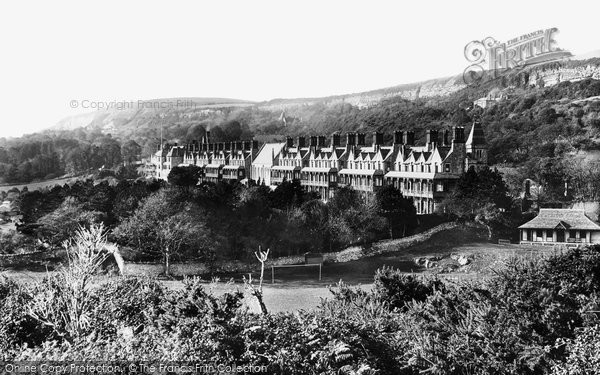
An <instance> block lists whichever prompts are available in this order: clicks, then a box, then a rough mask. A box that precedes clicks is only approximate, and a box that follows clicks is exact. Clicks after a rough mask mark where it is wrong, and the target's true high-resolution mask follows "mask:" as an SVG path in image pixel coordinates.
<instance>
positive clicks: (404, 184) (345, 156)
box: [150, 122, 487, 214]
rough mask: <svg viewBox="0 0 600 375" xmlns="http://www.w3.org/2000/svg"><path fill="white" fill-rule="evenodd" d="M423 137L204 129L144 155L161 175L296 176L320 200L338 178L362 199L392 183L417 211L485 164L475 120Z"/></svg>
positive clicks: (260, 179) (271, 179) (426, 210)
mask: <svg viewBox="0 0 600 375" xmlns="http://www.w3.org/2000/svg"><path fill="white" fill-rule="evenodd" d="M425 135H426V137H425V144H423V145H420V146H417V145H415V133H414V132H412V131H404V132H400V131H396V132H394V134H393V137H392V141H391V143H390V144H385V142H384V138H385V136H384V134H382V133H379V132H375V133H373V134H372V137H371V142H370V143H369V144H367V142H366V141H367V139H366V134H365V133H354V132H350V133H347V134H346V135H345V139H344V142H343V144H342V136H341V135H340V134H339V133H334V134H333V135H332V136H331V138H330V139H327V138H326V137H324V136H310V137H308V138H305V137H298V138H297V139H296V140H294V139H293V138H291V137H288V138H287V139H286V141H285V142H274V143H264V144H263V145H262V146H261V147H260V148H259V147H258V142H256V141H254V140H253V141H236V142H228V143H224V142H221V143H213V142H211V141H210V132H207V135H206V136H205V137H203V138H202V140H201V141H200V142H193V143H192V144H188V145H185V146H177V145H176V144H175V145H172V146H170V145H168V144H167V145H165V146H164V147H161V148H159V150H158V151H157V152H156V153H155V155H153V157H152V164H153V166H154V168H150V170H152V171H153V174H154V175H155V176H156V177H157V178H162V179H166V178H167V176H168V173H169V172H170V169H171V168H173V167H174V166H177V165H197V166H199V167H201V168H202V178H201V181H208V182H217V181H221V180H225V181H242V180H246V179H249V180H254V181H255V182H256V183H259V184H264V185H266V186H270V187H271V188H272V189H275V188H276V187H277V186H278V185H279V184H281V183H282V182H283V181H294V180H296V181H299V182H300V184H301V185H302V186H303V188H304V189H305V190H306V191H308V192H316V193H318V194H319V195H320V197H321V199H323V200H324V201H327V200H328V199H330V198H331V197H333V196H334V195H335V192H336V190H337V189H338V188H339V187H341V186H349V187H351V188H353V189H355V190H356V191H358V192H359V193H360V195H361V196H362V197H363V198H364V199H365V200H370V199H372V198H373V197H374V194H375V193H376V192H377V190H378V189H380V188H381V187H382V186H385V185H386V184H387V185H393V186H394V187H396V188H398V189H399V190H400V191H401V192H402V194H403V195H404V196H406V197H410V198H412V199H413V201H414V203H415V206H416V208H417V213H418V214H430V213H433V212H434V211H435V209H436V206H437V205H438V204H439V203H440V201H441V200H443V199H444V198H445V197H446V196H447V195H448V193H449V192H450V191H452V189H453V188H454V185H455V183H456V181H457V180H458V179H459V178H460V176H461V175H462V173H464V172H465V171H466V170H467V169H469V168H471V167H473V168H475V169H479V168H482V167H484V166H486V165H487V144H486V141H485V135H484V133H483V128H482V127H481V124H479V123H477V122H476V123H474V124H473V125H472V126H471V129H470V131H469V135H468V137H466V138H465V128H464V127H454V128H453V129H451V130H450V129H447V130H444V131H442V132H439V131H437V130H428V131H427V132H426V134H425Z"/></svg>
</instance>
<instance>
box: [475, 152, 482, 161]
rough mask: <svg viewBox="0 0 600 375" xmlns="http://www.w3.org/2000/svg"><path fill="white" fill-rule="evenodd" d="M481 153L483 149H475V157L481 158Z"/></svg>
mask: <svg viewBox="0 0 600 375" xmlns="http://www.w3.org/2000/svg"><path fill="white" fill-rule="evenodd" d="M482 154H483V150H475V156H477V159H481V156H482Z"/></svg>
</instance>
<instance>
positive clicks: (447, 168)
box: [444, 163, 450, 172]
mask: <svg viewBox="0 0 600 375" xmlns="http://www.w3.org/2000/svg"><path fill="white" fill-rule="evenodd" d="M444 172H450V163H446V165H444Z"/></svg>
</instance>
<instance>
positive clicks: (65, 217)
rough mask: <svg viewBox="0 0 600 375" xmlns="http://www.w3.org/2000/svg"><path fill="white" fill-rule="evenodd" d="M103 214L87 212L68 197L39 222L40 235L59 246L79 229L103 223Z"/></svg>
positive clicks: (73, 199)
mask: <svg viewBox="0 0 600 375" xmlns="http://www.w3.org/2000/svg"><path fill="white" fill-rule="evenodd" d="M103 217H104V216H103V214H102V213H101V212H98V211H86V210H85V209H84V208H83V205H81V204H79V203H77V201H76V200H75V198H72V197H68V198H66V199H65V200H64V202H63V203H62V204H61V205H60V206H59V207H58V208H57V209H56V210H54V211H52V212H50V213H49V214H47V215H44V216H43V217H41V218H40V219H39V220H38V224H40V225H41V227H40V230H39V232H38V233H40V234H41V235H42V236H43V238H44V239H45V240H46V241H47V242H48V243H49V244H51V245H54V246H58V245H61V244H62V243H63V242H64V241H66V240H67V239H69V238H70V237H71V236H73V235H74V234H75V233H76V232H77V230H78V229H80V228H82V227H83V228H86V227H88V226H89V225H92V224H98V223H101V222H102V219H103Z"/></svg>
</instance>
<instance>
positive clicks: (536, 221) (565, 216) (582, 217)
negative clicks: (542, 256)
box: [519, 208, 600, 230]
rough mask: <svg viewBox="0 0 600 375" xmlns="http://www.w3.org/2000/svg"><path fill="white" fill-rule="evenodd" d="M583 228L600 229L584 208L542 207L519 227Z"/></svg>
mask: <svg viewBox="0 0 600 375" xmlns="http://www.w3.org/2000/svg"><path fill="white" fill-rule="evenodd" d="M557 227H558V229H563V228H564V229H573V230H577V229H582V230H600V225H598V224H597V223H595V222H594V221H592V219H590V218H589V217H587V216H586V214H585V212H584V211H583V210H573V209H562V208H540V213H539V214H538V215H537V216H536V217H535V218H533V219H532V220H530V221H529V222H527V223H525V224H523V225H521V226H520V227H519V229H555V228H557Z"/></svg>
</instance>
